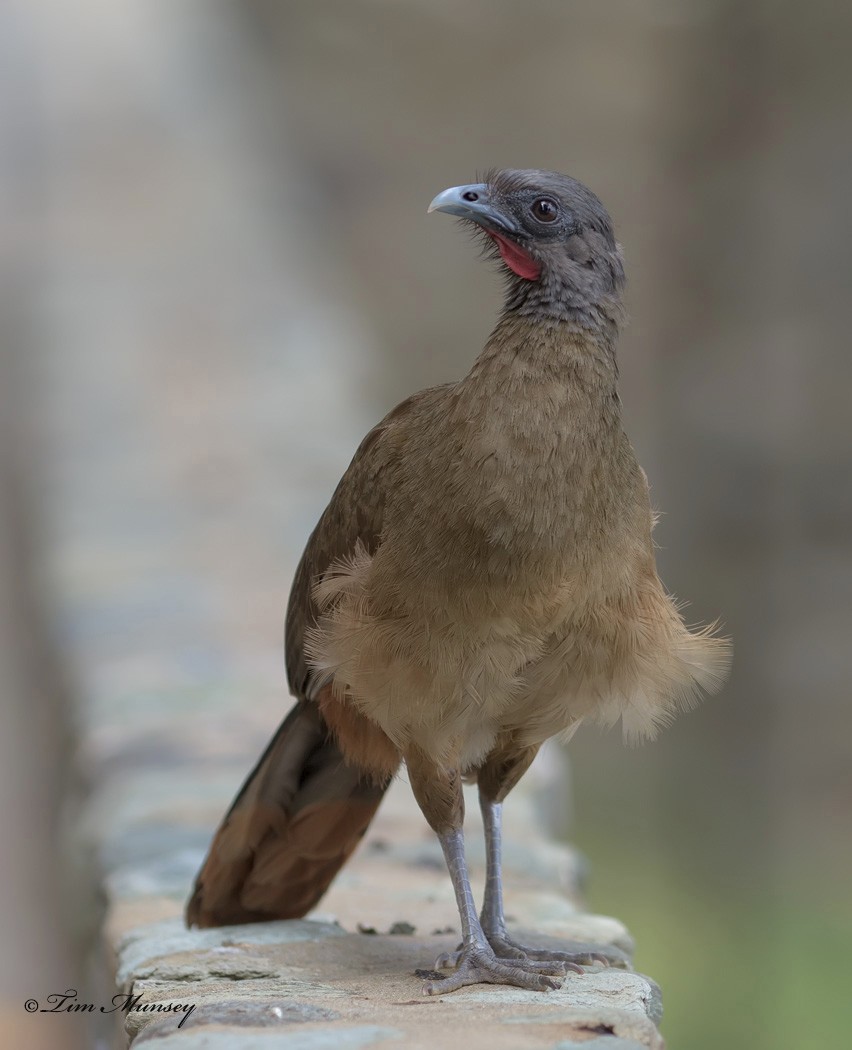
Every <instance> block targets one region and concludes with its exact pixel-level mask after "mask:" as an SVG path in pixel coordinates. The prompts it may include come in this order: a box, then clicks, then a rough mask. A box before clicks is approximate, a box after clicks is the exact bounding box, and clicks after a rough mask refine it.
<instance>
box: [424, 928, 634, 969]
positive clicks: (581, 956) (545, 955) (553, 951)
mask: <svg viewBox="0 0 852 1050" xmlns="http://www.w3.org/2000/svg"><path fill="white" fill-rule="evenodd" d="M485 936H486V938H487V940H488V943H489V944H490V945H491V949H492V951H493V952H494V955H495V956H496V957H497V958H498V959H502V960H505V961H509V960H511V961H512V962H516V963H519V964H523V965H524V966H525V968H533V967H532V964H534V963H537V964H539V965H537V966H535V967H534V968H535V969H537V970H539V972H541V973H560V972H561V973H568V972H570V973H584V972H585V971H584V970H583V967H584V966H606V967H609V966H620V967H623V966H625V964H626V962H625V958H624V957H623V956H622V954H621V953H619V952H617V950H615V951H613V952H612V953H611V954H608V953H606V952H602V951H599V950H597V949H595V948H593V947H592V946H591V945H589V946H585V945H584V946H583V947H582V948H581V949H578V950H577V951H572V952H568V951H561V950H560V949H558V948H530V947H528V946H527V945H525V944H519V943H518V942H517V941H514V940H512V938H511V937H509V936H508V935H507V934H505V933H489V932H488V931H486V933H485ZM462 954H463V953H462V945H459V946H458V948H457V949H456V951H454V952H444V953H443V955H441V956H439V957H438V960H437V962H436V963H435V968H436V969H437V970H441V969H455V968H456V967H457V966H458V965H459V961H460V959H461V957H462ZM548 966H552V967H554V969H547V967H548ZM557 966H561V967H562V969H561V970H557V969H555V967H557Z"/></svg>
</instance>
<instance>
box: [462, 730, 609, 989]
mask: <svg viewBox="0 0 852 1050" xmlns="http://www.w3.org/2000/svg"><path fill="white" fill-rule="evenodd" d="M537 750H538V748H535V747H527V748H521V749H519V748H515V747H512V746H511V743H510V744H509V746H504V747H502V748H499V747H498V748H495V750H494V752H492V754H491V755H489V757H488V759H487V760H486V761H485V763H484V764H483V766H482V767H481V769H480V770H479V774H478V777H477V780H478V783H479V805H480V809H481V810H482V823H483V826H484V829H485V865H486V867H485V894H484V896H483V900H482V914H481V918H480V923H481V926H482V930H483V933H484V934H485V937H486V939H487V941H488V943H489V944H490V945H491V948H492V949H493V951H494V954H495V955H496V956H497V958H498V959H507V960H508V959H512V960H517V961H527V962H529V961H533V960H539V961H545V962H551V963H562V964H563V965H564V967H565V969H566V970H573V971H575V972H577V973H582V972H583V968H582V965H581V964H585V965H589V964H595V963H602V964H604V965H620V966H623V965H624V964H625V962H626V958H625V956H624V955H623V953H621V952H619V951H618V950H617V949H615V950H614V951H613V952H608V951H606V950H604V951H601V950H600V949H598V948H597V947H595V946H593V945H583V946H582V947H581V946H579V945H578V947H577V949H576V950H574V951H560V950H558V949H555V948H530V947H527V946H526V945H524V944H519V943H518V942H517V941H515V940H513V939H512V938H511V937H510V936H509V933H508V930H507V929H506V917H505V914H504V911H503V871H502V866H503V857H502V853H503V848H502V846H503V843H502V815H503V799H504V798H505V797H506V795H507V794H508V793H509V791H511V789H512V788H513V787H514V786H515V784H517V782H518V781H519V780H520V778H521V776H522V775H523V774H524V773H525V772H526V770H527V769H528V768H529V766H530V763H531V762H532V760H533V758H534V757H535V754H536V751H537ZM459 951H461V947H460V948H459ZM452 958H453V956H450V957H449V960H448V961H451V960H452Z"/></svg>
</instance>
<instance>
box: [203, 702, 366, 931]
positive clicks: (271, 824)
mask: <svg viewBox="0 0 852 1050" xmlns="http://www.w3.org/2000/svg"><path fill="white" fill-rule="evenodd" d="M385 788H386V784H378V783H376V782H375V781H374V780H371V779H370V778H369V776H365V775H364V773H362V772H361V771H360V770H359V769H357V768H356V767H354V766H352V765H349V764H347V763H346V762H345V761H344V759H343V756H342V754H341V752H340V750H339V748H338V746H337V744H336V743H335V741H334V739H333V737H332V736H331V734H330V732H329V730H328V728H327V727H326V725H325V723H324V722H323V719H322V716H321V714H320V712H319V710H318V708H317V706H316V705H315V704H313V703H306V702H300V703H298V704H297V705H296V706H295V707H294V708H293V710H292V711H291V712H290V713H289V715H288V716H287V717H286V718H285V719H284V721H283V722H282V723H281V726H280V727H279V729H278V732H277V733H276V734H275V736H274V737H273V738H272V740H271V741H270V743H269V746H268V747H267V748H266V751H265V752H264V753H263V755H262V756H261V758H260V761H259V762H258V763H257V765H256V766H255V768H254V770H253V771H252V772H251V774H250V775H249V777H248V779H247V780H246V782H245V784H243V787H242V789H241V790H240V793H239V794H238V795H237V797H236V799H235V800H234V802H233V804H232V806H231V808H230V810H229V811H228V813H227V814H226V816H225V818H224V820H223V821H222V824H221V825H220V827H219V829H218V831H217V832H216V835H215V837H214V839H213V842H212V844H211V846H210V850H209V852H208V854H207V859H206V860H205V861H204V864H203V866H202V868H201V870H200V872H199V873H198V876H197V878H196V880H195V889H194V890H193V893H192V896H191V898H190V899H189V902H188V903H187V906H186V921H187V925H189V926H225V925H230V924H232V923H243V922H262V921H265V920H268V919H294V918H298V917H299V916H302V915H304V914H305V913H306V912H308V911H309V910H310V909H311V908H313V907H314V905H315V904H316V903H317V901H318V900H319V899H320V897H322V895H323V894H324V893H325V891H326V890H327V889H328V887H329V885H330V883H331V881H332V879H333V878H334V876H335V875H336V874H337V872H338V871H339V870H340V868H341V867H342V866H343V865H344V864H345V862H346V860H347V859H348V858H349V856H350V854H351V853H352V851H353V850H354V849H355V847H356V846H357V845H358V842H359V840H360V839H361V836H362V835H363V834H364V832H365V831H366V830H367V826H368V825H369V823H370V821H371V820H372V818H373V815H374V814H375V812H376V810H377V809H378V806H379V803H380V802H381V800H382V796H383V795H384V793H385Z"/></svg>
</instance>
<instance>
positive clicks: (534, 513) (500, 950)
mask: <svg viewBox="0 0 852 1050" xmlns="http://www.w3.org/2000/svg"><path fill="white" fill-rule="evenodd" d="M429 210H430V211H441V212H448V213H449V214H450V215H454V216H457V217H458V218H460V219H461V220H462V221H463V222H464V224H466V225H469V226H471V227H472V228H474V229H475V230H476V231H477V232H478V233H479V234H481V235H482V236H483V237H484V239H485V243H486V244H487V245H488V246H489V247H490V248H491V249H492V250H493V253H494V256H495V258H498V259H499V260H501V261H502V269H503V271H504V273H505V276H506V295H505V302H504V305H503V310H502V313H501V314H500V317H499V320H498V322H497V325H496V327H495V329H494V331H493V332H492V334H491V336H490V338H489V339H488V342H487V343H486V344H485V347H484V348H483V350H482V352H481V353H480V355H479V357H478V358H477V359H476V361H475V362H474V364H473V367H472V368H471V370H470V372H468V374H467V375H466V376H465V377H464V378H463V379H461V380H460V381H459V382H456V383H446V384H444V385H441V386H435V387H431V388H429V389H427V390H423V391H420V392H419V393H416V394H414V395H412V396H411V397H409V398H408V399H407V400H406V401H403V402H402V404H400V405H398V406H397V407H396V408H395V409H394V410H393V411H392V412H390V414H389V415H387V416H386V417H385V418H384V419H383V420H382V421H381V422H380V423H379V424H378V425H377V426H376V427H374V428H373V430H371V431H370V433H369V434H367V436H366V437H365V438H364V440H363V441H362V442H361V445H360V446H359V448H358V450H357V452H356V453H355V456H354V458H353V460H352V462H351V464H350V465H349V468H348V469H347V471H346V473H345V474H344V475H343V478H342V479H341V481H340V483H339V484H338V486H337V489H336V490H335V492H334V494H333V496H332V497H331V501H330V503H329V504H328V507H327V508H326V510H325V511H324V513H323V515H322V517H321V518H320V520H319V523H318V525H317V527H316V528H315V529H314V531H313V533H312V535H311V537H310V539H309V540H308V544H307V547H306V549H305V552H304V554H303V556H302V560H301V562H300V564H299V567H298V569H297V571H296V576H295V580H294V583H293V589H292V592H291V595H290V602H289V608H288V611H287V627H286V649H287V667H288V675H289V682H290V688H291V691H292V693H293V695H294V696H295V697H296V706H295V707H294V708H293V710H292V711H291V712H290V714H289V715H288V716H287V718H286V719H285V720H284V722H283V724H282V725H281V727H280V729H279V730H278V732H277V734H276V736H275V737H274V739H273V740H272V742H271V743H270V744H269V747H268V748H267V750H266V752H265V753H264V755H263V756H262V758H261V759H260V761H259V762H258V764H257V766H256V768H255V770H254V772H253V773H252V774H251V775H250V776H249V778H248V780H247V782H246V784H245V785H244V787H243V789H242V791H241V792H240V793H239V795H238V796H237V798H236V800H235V802H234V803H233V805H232V806H231V809H230V811H229V812H228V814H227V816H226V817H225V818H224V820H223V822H222V825H221V826H220V828H219V830H218V831H217V833H216V836H215V838H214V840H213V844H212V846H211V847H210V852H209V854H208V857H207V859H206V861H205V863H204V866H203V867H202V869H201V871H200V873H199V875H198V878H197V881H196V885H195V890H194V893H193V895H192V898H191V900H190V901H189V904H188V907H187V921H188V922H189V923H190V924H198V925H199V926H215V925H221V924H225V923H239V922H251V921H255V920H264V919H277V918H281V919H286V918H293V917H296V916H301V915H304V914H305V913H306V912H307V911H308V910H309V909H310V908H312V907H313V906H314V905H315V904H316V903H317V901H318V900H319V899H320V897H322V895H323V893H324V892H325V891H326V889H327V888H328V886H329V883H330V882H331V880H332V879H333V878H334V875H335V873H336V872H337V871H338V870H339V868H340V867H341V865H342V864H343V863H344V862H345V861H346V859H347V858H348V857H349V855H350V854H351V853H352V851H353V850H354V849H355V847H356V845H357V843H358V841H359V839H360V838H361V836H362V835H363V833H364V831H365V830H366V828H367V825H368V824H369V822H370V820H371V818H372V817H373V814H374V813H375V811H376V809H377V807H378V805H379V802H380V801H381V798H382V795H383V793H384V791H385V788H386V787H387V784H388V782H389V781H390V779H391V778H392V777H393V775H394V773H395V772H396V770H397V768H398V766H399V764H400V761H402V760H404V761H405V764H406V766H407V769H408V777H409V780H410V784H411V788H412V790H413V792H414V796H415V798H416V799H417V802H418V803H419V805H420V808H421V809H422V811H423V814H424V816H425V817H426V820H427V821H428V822H429V824H430V825H431V827H432V828H433V829H434V830H435V832H436V833H437V835H438V837H439V839H440V842H441V846H442V847H443V851H444V856H445V858H446V862H447V867H448V869H449V873H450V877H451V879H452V882H453V886H454V889H455V895H456V900H457V903H458V909H459V914H460V919H461V926H462V934H463V942H462V944H461V946H460V948H459V951H458V952H457V953H454V955H453V956H452V958H450V959H447V958H446V957H445V958H443V959H442V960H439V962H443V963H444V964H447V962H449V963H451V964H452V965H454V966H455V972H454V973H452V974H451V975H450V976H448V977H447V978H445V979H443V980H440V981H438V980H434V981H431V982H430V983H428V984H427V985H426V986H425V988H424V991H425V992H427V993H438V992H440V993H443V992H448V991H452V990H454V989H456V988H460V987H462V986H464V985H468V984H475V983H478V982H488V983H497V984H511V985H518V986H520V987H522V988H540V989H545V988H549V987H555V986H557V984H558V983H559V981H558V975H560V974H562V973H564V972H566V970H567V969H576V968H577V967H576V963H577V959H575V958H574V957H573V956H572V955H571V954H570V953H567V952H551V951H545V950H536V949H531V948H527V947H525V946H523V945H519V944H517V943H516V942H515V941H513V940H512V939H511V938H510V936H509V934H508V932H507V929H506V924H505V920H504V914H503V897H502V886H501V875H500V815H501V808H502V803H503V800H504V799H505V797H506V795H507V794H508V793H509V791H510V790H511V789H512V787H514V785H515V784H516V783H517V782H518V780H519V779H520V777H521V776H522V775H523V774H524V772H525V771H526V770H527V768H528V767H529V765H530V763H531V762H532V760H533V758H534V757H535V754H536V752H537V751H538V749H539V747H540V746H541V744H542V742H543V741H545V740H547V739H548V738H549V737H552V736H560V737H561V738H562V739H564V740H565V739H568V738H569V737H570V736H571V735H572V734H573V733H574V732H575V731H576V729H577V728H578V726H579V725H580V724H581V722H583V721H586V720H594V721H597V722H600V723H604V724H606V725H611V724H613V723H615V722H617V721H618V720H619V719H621V721H622V724H623V728H624V733H625V735H626V736H627V737H628V738H631V739H634V740H638V739H641V738H646V737H651V736H653V735H654V734H655V733H656V731H657V729H658V728H659V727H660V726H662V725H664V724H666V723H667V722H668V721H669V720H670V719H671V718H672V717H673V716H674V715H675V713H676V712H677V711H678V710H679V709H681V708H685V707H688V706H689V705H690V704H691V703H692V702H693V701H694V700H696V698H697V696H698V694H699V692H700V691H701V690H702V689H703V690H713V689H716V688H717V687H718V686H719V685H720V683H721V682H722V680H723V679H724V677H725V674H726V671H727V667H728V663H729V647H728V644H727V643H726V641H725V640H723V639H720V638H718V637H716V636H715V633H714V631H713V630H712V629H709V628H704V629H701V630H689V629H687V627H686V626H685V625H684V623H683V621H682V620H681V617H680V615H679V613H678V611H677V607H676V605H675V603H674V601H673V600H672V598H671V597H670V596H669V595H668V594H667V592H666V591H665V589H664V587H663V585H662V583H661V582H660V579H659V577H658V575H657V572H656V567H655V562H654V548H653V544H652V540H651V530H652V527H653V523H654V516H653V513H652V511H651V506H650V502H649V496H648V483H647V479H646V477H645V474H644V472H643V470H642V469H641V467H640V466H639V464H638V463H637V461H636V457H635V455H634V453H633V450H632V448H631V446H630V443H629V441H628V439H627V437H626V436H625V434H624V431H623V429H622V423H621V404H620V401H619V395H618V392H617V378H618V367H617V364H616V352H615V344H616V339H617V336H618V331H619V325H620V322H621V319H622V290H623V286H624V267H623V262H622V255H621V251H620V248H619V245H618V244H617V243H616V240H615V237H614V235H613V229H612V224H611V221H610V218H609V216H608V214H607V212H606V210H605V209H604V207H603V205H602V204H601V202H600V201H599V200H598V198H597V197H596V196H595V195H594V194H593V193H592V192H591V191H590V190H589V189H587V188H586V187H585V186H584V185H582V184H581V183H580V182H577V181H576V180H574V179H572V178H568V177H566V176H564V175H559V174H555V173H552V172H545V171H508V170H506V171H495V172H493V173H491V174H490V175H488V176H487V177H486V179H485V181H483V182H482V183H479V184H476V185H469V186H457V187H454V188H452V189H448V190H445V191H444V192H443V193H440V194H439V195H438V196H437V197H436V198H435V199H434V200H433V201H432V204H431V206H430V208H429ZM465 777H469V778H474V779H475V780H476V782H477V783H478V787H479V798H480V803H481V807H482V814H483V817H484V823H485V834H486V845H487V850H486V855H487V871H486V886H485V895H484V902H483V907H482V912H481V914H480V915H479V916H477V912H476V909H475V906H474V901H473V897H472V894H471V889H470V883H469V881H468V873H467V868H466V864H465V855H464V841H463V836H462V817H463V812H464V802H463V798H462V780H463V778H465Z"/></svg>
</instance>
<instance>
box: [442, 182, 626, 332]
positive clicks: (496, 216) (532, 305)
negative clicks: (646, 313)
mask: <svg viewBox="0 0 852 1050" xmlns="http://www.w3.org/2000/svg"><path fill="white" fill-rule="evenodd" d="M429 211H430V212H432V211H443V212H448V213H449V214H450V215H455V216H457V217H458V218H460V219H462V220H463V221H464V222H465V223H466V224H467V223H471V224H474V225H475V226H476V228H477V230H478V231H481V232H482V233H483V234H484V235H485V237H486V238H487V244H488V246H489V247H490V248H491V249H492V250H493V251H494V254H495V256H496V257H499V258H500V259H501V260H502V263H503V265H504V267H505V273H506V276H507V278H508V287H507V291H506V309H507V310H509V311H514V312H517V313H521V314H525V315H529V316H533V317H534V316H540V317H547V318H556V319H560V320H571V321H574V322H575V323H578V324H582V325H583V326H584V327H592V328H599V327H602V326H605V327H608V326H610V325H611V324H613V323H617V322H618V320H619V318H620V314H621V290H622V288H623V287H624V263H623V260H622V256H621V249H620V248H619V246H618V244H617V243H616V240H615V235H614V234H613V230H612V221H611V220H610V217H609V215H608V214H607V211H606V208H604V206H603V204H601V202H600V201H599V200H598V198H597V197H596V196H595V194H594V193H592V191H591V190H590V189H588V188H587V187H586V186H584V185H583V184H582V183H581V182H578V181H577V180H576V179H572V178H570V177H569V176H568V175H559V174H558V173H557V172H552V171H535V170H528V171H527V170H525V171H515V170H502V171H493V172H489V173H488V174H487V175H486V176H485V178H484V180H483V181H482V182H478V183H475V184H472V185H469V186H453V187H452V188H451V189H448V190H444V192H443V193H439V194H438V196H437V197H436V198H435V199H434V200H433V201H432V203H431V204H430V205H429Z"/></svg>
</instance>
